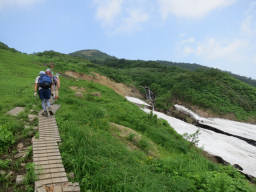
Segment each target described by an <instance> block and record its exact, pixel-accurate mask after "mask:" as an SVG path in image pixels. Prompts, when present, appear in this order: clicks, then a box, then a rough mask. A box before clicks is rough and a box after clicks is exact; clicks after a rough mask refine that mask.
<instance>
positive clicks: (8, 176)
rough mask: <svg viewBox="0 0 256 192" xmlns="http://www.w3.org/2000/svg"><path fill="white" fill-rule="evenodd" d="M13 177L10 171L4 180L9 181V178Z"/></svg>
mask: <svg viewBox="0 0 256 192" xmlns="http://www.w3.org/2000/svg"><path fill="white" fill-rule="evenodd" d="M13 175H14V172H13V171H10V172H9V173H8V174H7V175H6V176H5V179H9V178H10V177H12V176H13Z"/></svg>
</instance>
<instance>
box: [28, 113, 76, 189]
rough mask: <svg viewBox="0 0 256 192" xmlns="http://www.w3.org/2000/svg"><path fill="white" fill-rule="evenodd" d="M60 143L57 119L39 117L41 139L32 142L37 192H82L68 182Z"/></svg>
mask: <svg viewBox="0 0 256 192" xmlns="http://www.w3.org/2000/svg"><path fill="white" fill-rule="evenodd" d="M55 111H56V110H55ZM59 142H61V139H60V136H59V131H58V126H57V123H56V120H55V117H54V116H50V117H43V116H41V115H39V139H35V138H33V140H32V144H33V161H34V164H35V172H36V175H37V180H36V181H35V192H80V187H79V184H78V183H71V182H68V178H67V174H66V172H65V169H64V166H63V164H62V159H61V155H60V152H59V147H58V143H59Z"/></svg>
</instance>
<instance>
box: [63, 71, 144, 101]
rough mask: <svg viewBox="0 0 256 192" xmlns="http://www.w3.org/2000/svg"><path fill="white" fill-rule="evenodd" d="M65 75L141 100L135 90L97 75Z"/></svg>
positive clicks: (66, 73)
mask: <svg viewBox="0 0 256 192" xmlns="http://www.w3.org/2000/svg"><path fill="white" fill-rule="evenodd" d="M65 75H67V76H69V77H73V78H75V79H82V80H87V81H93V82H96V83H100V84H102V85H105V86H107V87H109V88H111V89H113V90H114V91H115V92H116V93H118V94H119V95H122V96H132V97H137V98H143V96H142V95H141V93H140V92H139V91H138V90H137V89H136V88H135V87H130V86H127V85H125V84H123V83H117V82H115V81H113V80H111V79H109V78H108V77H105V76H103V75H100V74H98V73H95V72H93V73H91V74H81V73H77V72H73V71H66V72H65Z"/></svg>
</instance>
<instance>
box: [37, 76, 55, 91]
mask: <svg viewBox="0 0 256 192" xmlns="http://www.w3.org/2000/svg"><path fill="white" fill-rule="evenodd" d="M38 84H39V87H41V88H43V89H49V88H51V85H52V79H51V77H49V76H48V75H46V74H44V75H40V77H39V79H38Z"/></svg>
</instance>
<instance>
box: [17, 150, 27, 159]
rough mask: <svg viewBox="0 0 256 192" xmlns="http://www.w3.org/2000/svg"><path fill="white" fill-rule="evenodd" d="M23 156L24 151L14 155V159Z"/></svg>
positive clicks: (24, 154)
mask: <svg viewBox="0 0 256 192" xmlns="http://www.w3.org/2000/svg"><path fill="white" fill-rule="evenodd" d="M25 156H26V153H25V152H24V151H20V152H19V153H17V154H16V155H14V158H15V159H18V158H21V157H25Z"/></svg>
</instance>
